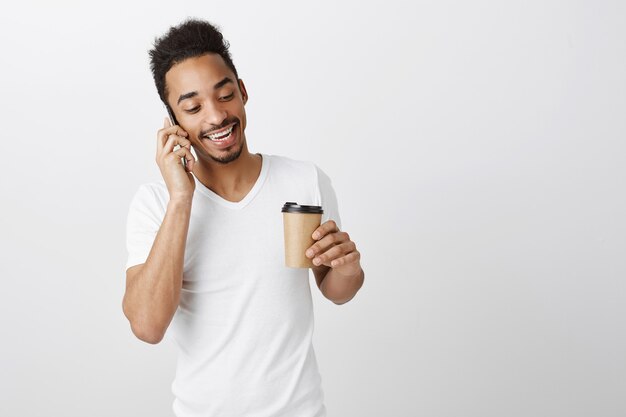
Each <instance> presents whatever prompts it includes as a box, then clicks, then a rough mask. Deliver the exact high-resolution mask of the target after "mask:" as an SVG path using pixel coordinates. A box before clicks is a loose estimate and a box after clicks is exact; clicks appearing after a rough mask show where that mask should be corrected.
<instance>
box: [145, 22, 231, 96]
mask: <svg viewBox="0 0 626 417" xmlns="http://www.w3.org/2000/svg"><path fill="white" fill-rule="evenodd" d="M229 47H230V44H229V43H228V41H226V40H225V39H224V37H223V36H222V33H221V32H220V30H219V28H218V27H216V26H215V25H212V24H211V23H209V22H207V21H204V20H199V19H187V20H186V21H184V22H183V23H181V24H179V25H178V26H172V27H170V29H169V31H168V32H167V33H166V34H165V35H163V36H162V37H160V38H156V39H155V41H154V47H153V49H151V50H150V51H149V52H148V53H149V55H150V69H151V70H152V76H153V78H154V83H155V85H156V88H157V92H158V93H159V97H160V98H161V100H162V101H163V103H165V105H166V106H167V107H168V108H169V105H168V103H167V86H166V85H165V74H166V73H167V72H168V71H169V70H170V69H171V68H172V67H173V66H174V65H176V64H178V63H180V62H182V61H184V60H185V59H187V58H194V57H197V56H201V55H205V54H208V53H215V54H218V55H219V56H221V57H222V59H223V60H224V62H225V63H226V65H227V66H228V68H230V69H231V70H232V71H233V73H234V74H235V77H236V78H237V79H239V76H238V75H237V69H236V68H235V64H233V59H232V57H231V56H230V52H229V51H228V48H229Z"/></svg>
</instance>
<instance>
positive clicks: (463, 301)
mask: <svg viewBox="0 0 626 417" xmlns="http://www.w3.org/2000/svg"><path fill="white" fill-rule="evenodd" d="M104 3H106V6H105V5H103V4H97V3H95V2H83V3H78V2H77V3H67V2H65V3H63V2H45V3H44V2H41V4H39V5H35V4H33V3H29V2H19V3H16V4H13V5H11V6H10V7H8V6H2V12H1V13H0V16H1V17H0V39H1V41H0V42H1V45H0V46H1V48H0V71H1V75H2V77H1V80H2V100H0V106H1V108H0V117H1V119H2V130H3V136H2V148H3V152H2V160H1V162H0V170H1V172H0V185H1V189H0V198H1V203H2V204H1V210H2V212H1V216H0V245H1V246H0V253H1V255H0V256H1V257H2V261H1V263H0V268H1V269H0V274H1V279H2V281H1V283H2V290H1V292H0V294H1V300H2V302H1V303H0V331H1V335H2V336H1V343H0V415H2V416H63V417H69V416H72V417H73V416H76V417H79V416H80V417H84V416H90V417H98V416H115V417H126V416H129V417H130V416H156V417H159V416H171V402H172V394H171V392H170V384H171V380H172V378H173V376H174V369H175V368H174V367H175V351H174V348H173V346H172V345H170V344H168V343H163V344H160V345H156V346H152V345H147V344H144V343H142V342H140V341H139V340H137V339H135V338H134V337H133V336H132V334H131V332H130V329H129V327H128V324H127V322H126V320H125V318H124V316H123V314H122V309H121V300H122V295H123V291H124V280H125V275H124V263H125V259H126V251H125V246H124V244H125V241H124V239H125V236H124V234H125V221H126V214H127V210H128V205H129V203H130V199H131V197H132V195H133V194H134V192H135V191H136V189H137V187H138V186H139V185H140V184H141V183H144V182H147V181H151V180H153V179H155V178H158V175H159V172H158V169H157V167H156V165H155V163H154V150H155V137H156V130H157V129H159V128H160V126H161V124H162V120H163V116H164V111H163V108H162V106H161V103H160V102H159V100H158V96H157V94H156V90H155V88H154V85H153V81H152V78H151V74H150V72H149V68H148V56H147V50H148V49H149V48H150V47H151V42H152V41H153V39H154V37H156V36H158V35H161V34H163V33H164V32H165V31H166V30H167V29H168V27H169V26H170V25H174V24H177V23H179V22H180V21H181V20H182V19H184V18H185V17H187V16H196V17H201V18H205V19H208V20H209V21H211V22H214V23H216V24H218V25H219V26H221V28H222V29H223V32H224V35H225V37H226V38H227V39H228V40H229V41H230V42H231V52H232V54H233V58H234V62H235V65H236V66H237V68H238V71H239V74H240V76H241V78H243V79H244V81H245V82H246V85H247V89H248V93H249V94H250V101H249V103H248V105H247V114H248V128H247V131H246V133H247V137H248V142H249V147H250V150H251V151H252V152H265V153H270V154H281V155H286V156H290V157H292V158H296V159H305V160H311V161H314V162H316V163H317V164H318V165H319V166H320V167H321V168H322V169H324V170H325V171H326V172H327V173H328V174H329V175H330V176H331V178H332V179H333V184H334V186H335V189H336V191H337V194H338V197H339V204H340V210H341V213H342V218H343V226H344V230H346V231H348V232H349V233H350V235H351V237H352V238H353V240H355V242H356V243H357V245H358V248H359V249H360V251H361V252H362V263H363V266H364V269H365V271H366V283H365V286H364V287H363V288H362V290H361V292H360V293H359V294H358V295H357V297H356V298H355V299H354V300H352V301H351V302H350V303H348V304H346V305H343V306H335V305H333V304H332V303H331V302H330V301H328V300H325V299H324V298H323V297H322V296H321V294H319V292H317V291H315V292H314V302H315V314H316V333H315V340H314V343H315V347H316V351H317V355H318V361H319V365H320V368H321V369H320V371H321V374H322V378H323V386H324V390H325V394H326V405H327V408H328V412H329V417H334V416H394V417H395V416H442V417H443V416H446V417H447V416H459V417H461V416H462V417H466V416H475V417H485V416H494V417H496V416H497V417H500V416H533V417H537V416H568V417H571V416H590V415H594V416H623V415H625V414H626V396H625V395H624V393H625V392H626V354H625V352H626V330H625V327H626V302H625V301H626V281H625V278H626V256H625V252H626V239H625V233H626V221H625V220H624V215H625V213H626V197H625V186H626V181H625V179H626V145H625V143H624V141H625V138H626V82H625V75H626V42H625V40H626V24H625V22H626V6H625V4H626V3H624V2H623V1H613V2H609V1H586V2H585V1H536V2H534V1H530V2H529V1H519V2H517V1H456V2H451V1H422V2H412V1H406V2H400V1H397V0H386V1H381V2H373V1H369V2H363V1H344V2H340V1H325V2H319V1H317V2H287V1H285V2H275V1H262V2H248V3H242V2H236V1H230V2H226V1H219V2H217V1H203V2H194V3H191V2H189V3H187V2H177V1H169V2H162V3H158V2H145V3H143V4H136V2H131V1H126V2H117V3H116V2H104ZM18 4H19V5H18Z"/></svg>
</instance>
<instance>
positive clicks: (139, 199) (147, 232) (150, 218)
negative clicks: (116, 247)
mask: <svg viewBox="0 0 626 417" xmlns="http://www.w3.org/2000/svg"><path fill="white" fill-rule="evenodd" d="M164 216H165V207H164V206H163V204H162V202H161V201H160V199H159V198H158V196H157V194H156V193H155V191H154V189H153V188H152V187H151V186H150V185H148V184H144V185H142V186H141V187H139V190H137V193H135V196H134V197H133V199H132V201H131V204H130V209H129V211H128V218H127V220H126V249H127V250H128V259H127V261H126V269H128V268H130V267H131V266H134V265H139V264H142V263H145V262H146V259H148V255H149V254H150V250H151V249H152V245H153V243H154V239H155V238H156V235H157V232H158V231H159V228H160V227H161V223H162V222H163V218H164Z"/></svg>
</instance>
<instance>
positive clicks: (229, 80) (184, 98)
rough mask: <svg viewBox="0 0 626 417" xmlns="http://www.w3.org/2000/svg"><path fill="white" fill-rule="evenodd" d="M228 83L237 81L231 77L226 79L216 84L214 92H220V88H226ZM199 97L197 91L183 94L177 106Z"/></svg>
mask: <svg viewBox="0 0 626 417" xmlns="http://www.w3.org/2000/svg"><path fill="white" fill-rule="evenodd" d="M228 83H233V84H234V83H235V81H233V79H232V78H230V77H224V79H223V80H222V81H220V82H218V83H217V84H215V85H214V86H213V89H214V90H219V89H220V88H222V87H224V86H225V85H226V84H228ZM197 95H198V92H197V91H191V92H189V93H185V94H181V95H180V97H178V101H177V102H176V104H180V102H181V101H183V100H187V99H188V98H192V97H195V96H197Z"/></svg>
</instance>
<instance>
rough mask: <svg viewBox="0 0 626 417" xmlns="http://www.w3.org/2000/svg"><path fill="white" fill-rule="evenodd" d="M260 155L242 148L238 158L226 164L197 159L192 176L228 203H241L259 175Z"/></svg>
mask: <svg viewBox="0 0 626 417" xmlns="http://www.w3.org/2000/svg"><path fill="white" fill-rule="evenodd" d="M261 164H262V159H261V156H260V155H257V154H251V153H250V152H249V151H248V149H247V147H246V148H244V149H243V150H242V152H241V155H239V158H237V159H236V160H234V161H232V162H229V163H228V164H220V163H219V162H215V161H214V160H212V159H208V160H207V159H200V158H199V159H198V164H197V165H196V167H194V170H193V175H195V177H196V178H197V179H198V181H200V182H201V183H202V184H203V185H204V186H205V187H207V188H208V189H210V190H211V191H213V192H214V193H216V194H217V195H219V196H220V197H222V198H224V199H226V200H228V201H235V202H237V201H241V200H242V199H243V198H244V197H245V196H246V195H247V194H248V192H249V191H250V189H251V188H252V187H253V186H254V183H255V182H256V180H257V178H259V175H260V173H261Z"/></svg>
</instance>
